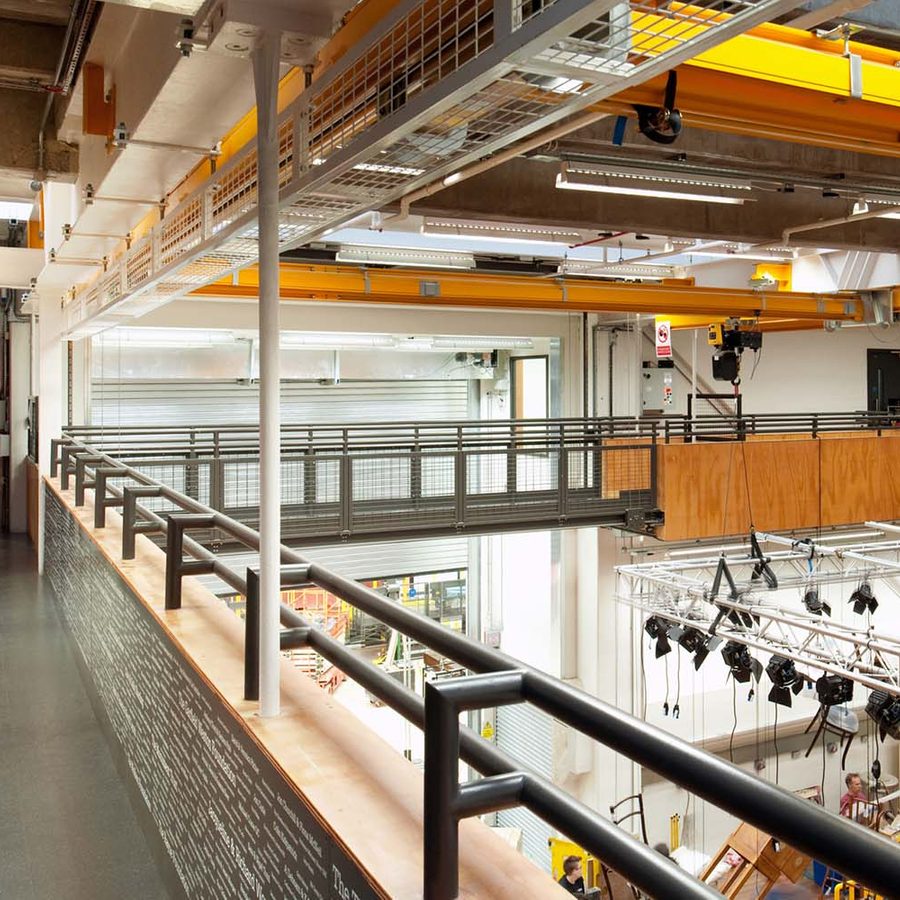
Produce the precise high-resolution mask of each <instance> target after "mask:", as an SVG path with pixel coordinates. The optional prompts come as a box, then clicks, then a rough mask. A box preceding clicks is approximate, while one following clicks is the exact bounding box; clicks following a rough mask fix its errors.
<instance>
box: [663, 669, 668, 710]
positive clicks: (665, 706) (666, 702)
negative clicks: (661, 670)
mask: <svg viewBox="0 0 900 900" xmlns="http://www.w3.org/2000/svg"><path fill="white" fill-rule="evenodd" d="M663 663H664V664H665V667H666V699H665V700H664V701H663V715H664V716H667V715H668V714H669V657H668V656H666V657H663Z"/></svg>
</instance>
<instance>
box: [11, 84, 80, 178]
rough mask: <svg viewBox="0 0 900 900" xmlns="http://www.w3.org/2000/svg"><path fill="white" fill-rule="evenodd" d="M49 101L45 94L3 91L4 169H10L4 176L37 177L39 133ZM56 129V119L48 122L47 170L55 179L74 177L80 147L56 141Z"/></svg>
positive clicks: (45, 154) (45, 155) (45, 166)
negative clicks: (54, 135)
mask: <svg viewBox="0 0 900 900" xmlns="http://www.w3.org/2000/svg"><path fill="white" fill-rule="evenodd" d="M45 102H46V98H45V96H44V95H43V94H35V93H32V92H30V91H10V90H0V122H3V123H4V130H3V138H4V139H3V140H2V141H0V170H6V171H4V175H11V174H13V173H16V172H18V173H19V174H20V175H21V176H22V178H25V179H28V180H30V179H31V178H32V177H33V176H34V173H35V171H36V170H37V164H38V131H39V129H40V126H41V115H42V114H43V111H44V103H45ZM7 123H8V124H7ZM52 127H53V116H51V117H50V122H49V123H48V137H47V140H46V142H45V153H44V170H45V171H46V172H47V173H48V174H49V175H52V176H54V177H58V176H62V177H63V178H65V177H66V176H72V177H74V175H75V173H76V172H77V171H78V148H77V147H73V146H71V145H69V144H65V143H63V142H61V141H57V140H55V139H54V137H53V132H52Z"/></svg>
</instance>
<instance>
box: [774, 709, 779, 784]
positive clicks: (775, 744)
mask: <svg viewBox="0 0 900 900" xmlns="http://www.w3.org/2000/svg"><path fill="white" fill-rule="evenodd" d="M772 743H773V744H774V746H775V784H778V774H779V762H778V704H777V703H776V704H775V724H774V725H773V726H772Z"/></svg>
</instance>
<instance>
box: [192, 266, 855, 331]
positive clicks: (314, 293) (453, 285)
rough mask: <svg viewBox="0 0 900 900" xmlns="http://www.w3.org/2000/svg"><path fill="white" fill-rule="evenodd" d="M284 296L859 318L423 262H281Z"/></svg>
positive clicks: (787, 297)
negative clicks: (431, 266)
mask: <svg viewBox="0 0 900 900" xmlns="http://www.w3.org/2000/svg"><path fill="white" fill-rule="evenodd" d="M191 296H193V297H222V298H235V299H238V298H243V299H255V298H256V297H258V296H259V271H258V269H257V267H255V266H248V267H247V268H246V269H242V270H241V271H240V272H238V273H237V277H236V278H226V279H223V280H221V281H218V282H216V283H214V284H210V285H207V286H205V287H201V288H198V289H196V290H194V291H193V292H192V293H191ZM281 297H282V299H283V300H307V301H308V300H320V301H327V302H332V303H387V304H403V305H413V306H428V307H434V306H455V307H463V308H480V309H520V310H553V311H557V312H634V313H641V314H649V315H657V314H678V313H681V314H694V315H702V316H704V317H710V318H709V321H721V320H722V319H725V318H729V317H731V316H743V317H750V318H759V319H764V320H765V319H770V318H772V319H779V320H784V319H788V318H789V319H807V320H810V321H813V322H816V323H821V322H822V321H823V320H824V319H838V320H859V319H861V318H862V303H861V302H860V301H859V298H858V297H856V295H852V294H849V295H820V294H810V293H796V292H784V291H772V292H766V291H754V290H749V289H745V290H726V289H720V288H702V287H701V288H698V287H695V286H693V285H681V284H677V285H673V284H633V283H620V282H602V281H591V280H589V279H584V278H582V279H579V278H540V277H535V276H527V275H487V274H482V273H478V272H469V271H460V272H448V271H447V270H444V269H441V270H428V269H407V268H403V269H399V268H398V269H390V268H383V269H377V268H369V269H367V268H361V267H355V266H340V265H302V264H296V263H282V265H281Z"/></svg>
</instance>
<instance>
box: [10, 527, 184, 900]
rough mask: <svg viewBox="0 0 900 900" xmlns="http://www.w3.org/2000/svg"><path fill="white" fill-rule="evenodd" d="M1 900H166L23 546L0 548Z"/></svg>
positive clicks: (51, 605)
mask: <svg viewBox="0 0 900 900" xmlns="http://www.w3.org/2000/svg"><path fill="white" fill-rule="evenodd" d="M0 848H2V852H0V897H2V898H3V900H6V898H9V900H46V898H49V897H59V898H65V900H120V898H123V897H127V898H129V900H162V898H168V897H173V896H181V894H177V893H173V892H170V890H169V888H168V887H167V886H166V884H165V883H164V880H163V877H162V875H161V874H160V872H159V871H158V870H157V867H156V865H155V863H154V858H153V855H152V854H151V851H150V848H149V846H148V844H147V841H146V840H145V837H144V834H143V832H142V829H141V825H140V824H139V822H138V818H137V816H136V814H135V812H134V810H133V809H132V806H131V803H130V800H129V793H128V789H127V788H126V786H125V784H124V782H123V780H122V778H121V777H120V774H119V772H118V771H117V768H116V763H115V762H114V759H113V756H112V753H111V751H110V747H109V745H108V744H107V742H106V738H105V736H104V732H103V729H102V728H101V725H100V723H99V721H98V719H97V717H96V715H95V713H94V709H93V708H92V706H91V701H90V699H89V697H88V693H87V690H86V689H85V686H84V683H83V681H82V679H81V676H80V674H79V670H78V665H77V664H76V660H75V657H74V655H73V647H72V644H71V641H70V640H69V638H68V636H67V634H66V632H65V630H64V628H63V625H62V623H61V621H60V618H59V615H58V612H57V609H56V605H55V602H54V599H53V596H52V592H51V591H50V589H49V587H48V586H47V585H46V584H45V583H43V581H42V579H40V578H39V577H38V576H37V574H36V573H35V559H34V554H33V552H32V551H31V549H30V547H29V546H28V544H27V543H26V541H25V540H24V539H17V538H9V537H4V538H0Z"/></svg>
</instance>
